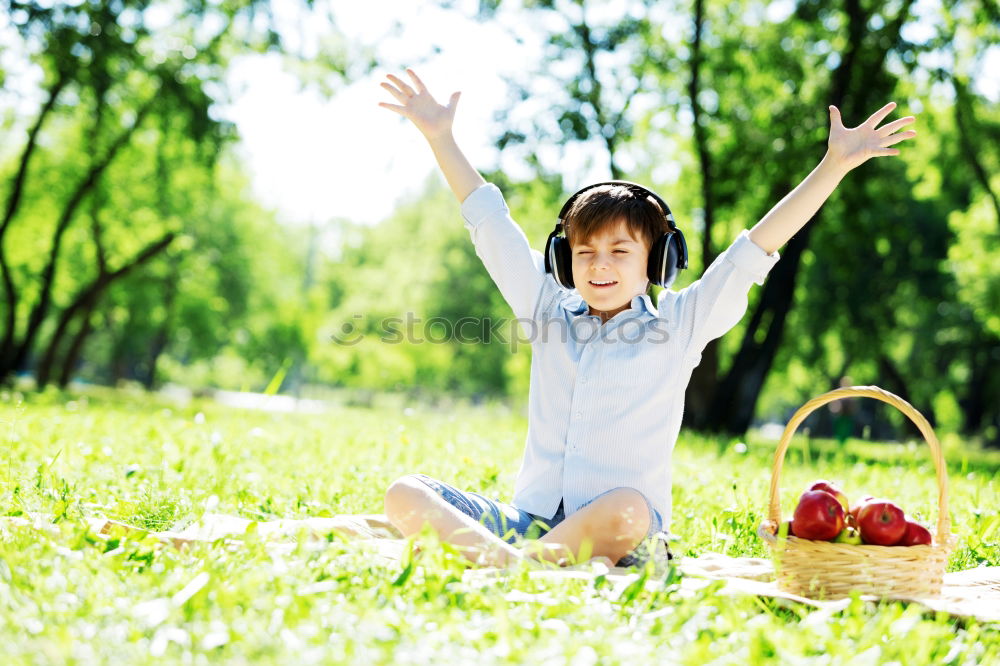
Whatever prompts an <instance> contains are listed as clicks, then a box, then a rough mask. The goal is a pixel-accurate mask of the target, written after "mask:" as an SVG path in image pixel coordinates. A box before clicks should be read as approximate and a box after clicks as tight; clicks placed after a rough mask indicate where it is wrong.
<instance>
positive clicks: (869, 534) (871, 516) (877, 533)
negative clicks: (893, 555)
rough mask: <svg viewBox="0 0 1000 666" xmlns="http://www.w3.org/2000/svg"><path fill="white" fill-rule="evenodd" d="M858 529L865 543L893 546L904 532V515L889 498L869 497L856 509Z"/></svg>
mask: <svg viewBox="0 0 1000 666" xmlns="http://www.w3.org/2000/svg"><path fill="white" fill-rule="evenodd" d="M858 529H860V530H861V538H862V539H863V540H864V542H865V543H870V544H873V545H876V546H894V545H896V544H897V543H899V540H900V539H902V538H903V534H905V533H906V516H904V515H903V510H902V509H900V508H899V507H898V506H896V505H895V504H894V503H893V502H891V501H890V500H886V499H871V500H868V502H866V503H865V504H864V505H863V506H862V507H861V509H860V511H858Z"/></svg>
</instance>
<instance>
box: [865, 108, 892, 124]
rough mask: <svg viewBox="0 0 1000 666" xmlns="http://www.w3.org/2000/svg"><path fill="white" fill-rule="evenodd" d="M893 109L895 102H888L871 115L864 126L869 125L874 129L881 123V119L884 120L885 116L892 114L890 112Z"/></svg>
mask: <svg viewBox="0 0 1000 666" xmlns="http://www.w3.org/2000/svg"><path fill="white" fill-rule="evenodd" d="M895 108H896V103H895V102H889V103H888V104H886V105H885V106H883V107H882V108H881V109H879V110H878V111H876V112H875V113H873V114H872V115H871V117H870V118H869V119H868V121H867V122H866V123H865V124H866V125H871V126H872V127H875V126H876V125H878V124H879V123H880V122H882V119H883V118H885V117H886V116H887V115H889V114H890V113H892V110H893V109H895Z"/></svg>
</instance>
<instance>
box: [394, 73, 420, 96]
mask: <svg viewBox="0 0 1000 666" xmlns="http://www.w3.org/2000/svg"><path fill="white" fill-rule="evenodd" d="M388 78H389V80H390V81H392V82H393V83H395V84H396V86H397V87H398V88H399V89H400V90H402V91H403V92H404V93H406V94H407V95H409V96H410V97H413V96H414V95H416V93H415V92H413V88H411V87H410V86H408V85H407V84H406V81H404V80H403V79H401V78H399V77H398V76H393V75H392V74H389V75H388Z"/></svg>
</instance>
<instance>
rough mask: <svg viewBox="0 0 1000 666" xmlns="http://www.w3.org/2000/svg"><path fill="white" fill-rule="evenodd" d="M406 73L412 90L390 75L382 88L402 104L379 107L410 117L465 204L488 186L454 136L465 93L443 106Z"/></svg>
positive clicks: (420, 82)
mask: <svg viewBox="0 0 1000 666" xmlns="http://www.w3.org/2000/svg"><path fill="white" fill-rule="evenodd" d="M406 73H407V74H408V75H409V76H410V78H411V79H413V87H410V86H409V85H407V84H406V82H405V81H403V80H402V79H400V78H399V77H397V76H393V75H392V74H389V75H388V76H387V77H386V78H388V79H389V80H390V81H391V82H392V83H386V82H384V81H383V82H382V87H383V88H385V89H386V90H388V91H389V92H390V93H391V94H392V96H393V97H395V98H396V100H398V101H399V104H387V103H385V102H380V103H379V106H381V107H382V108H385V109H389V110H391V111H395V112H396V113H398V114H399V115H401V116H403V117H404V118H409V119H410V121H412V122H413V124H414V125H416V126H417V129H418V130H420V132H421V134H423V135H424V138H425V139H427V143H429V144H430V146H431V150H433V151H434V157H435V158H436V159H437V163H438V166H439V167H441V172H442V173H444V177H445V180H447V181H448V186H449V187H451V191H452V192H454V194H455V197H456V198H457V199H458V201H459V202H463V201H465V199H466V198H467V197H468V196H469V195H470V194H472V192H474V191H475V190H476V189H477V188H478V187H480V186H481V185H485V184H486V181H485V180H483V177H482V176H481V175H479V172H478V171H476V170H475V169H474V168H473V167H472V165H471V164H470V163H469V160H468V159H466V157H465V155H464V154H463V153H462V151H461V149H460V148H459V147H458V144H457V143H455V137H454V136H453V135H452V131H451V128H452V123H453V122H454V120H455V109H456V108H457V107H458V98H459V97H460V96H461V95H462V93H460V92H456V93H452V95H451V99H450V100H449V101H448V105H447V106H442V105H440V104H438V103H437V102H436V101H435V100H434V97H433V96H432V95H431V94H430V92H429V91H428V90H427V87H426V86H425V85H424V83H423V81H421V80H420V78H419V77H418V76H417V75H416V74H415V73H414V71H413V70H412V69H407V70H406Z"/></svg>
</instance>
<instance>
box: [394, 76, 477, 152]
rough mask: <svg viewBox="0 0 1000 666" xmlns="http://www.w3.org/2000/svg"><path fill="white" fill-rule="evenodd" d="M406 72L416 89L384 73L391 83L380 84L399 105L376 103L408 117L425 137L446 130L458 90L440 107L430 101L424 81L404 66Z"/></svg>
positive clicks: (453, 117)
mask: <svg viewBox="0 0 1000 666" xmlns="http://www.w3.org/2000/svg"><path fill="white" fill-rule="evenodd" d="M406 73H407V74H409V75H410V78H411V79H413V85H414V86H415V88H416V90H414V88H411V87H410V86H409V85H407V84H406V82H405V81H403V80H402V79H400V78H399V77H398V76H393V75H392V74H388V75H387V76H386V78H388V79H389V80H390V81H392V83H391V84H390V83H386V82H385V81H383V82H382V87H383V88H385V89H386V90H388V91H389V92H390V93H391V94H392V96H393V97H395V98H396V99H397V100H398V101H399V104H387V103H385V102H379V106H381V107H382V108H385V109H389V110H390V111H395V112H396V113H398V114H399V115H401V116H403V117H404V118H409V119H410V120H411V121H412V122H413V124H414V125H416V126H417V129H419V130H420V131H421V132H422V133H423V135H424V136H425V137H427V138H428V139H434V138H436V137H439V136H442V135H445V134H448V133H450V132H451V126H452V122H453V121H454V120H455V109H456V108H457V106H458V98H459V96H460V95H461V94H462V93H460V92H456V93H453V94H452V96H451V99H450V100H449V101H448V105H447V106H442V105H440V104H438V103H437V102H436V101H435V100H434V97H433V96H432V95H431V94H430V92H428V90H427V87H426V86H425V85H424V82H423V81H421V80H420V77H418V76H417V75H416V74H415V73H414V72H413V70H412V69H409V68H407V70H406ZM393 84H395V85H393Z"/></svg>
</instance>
